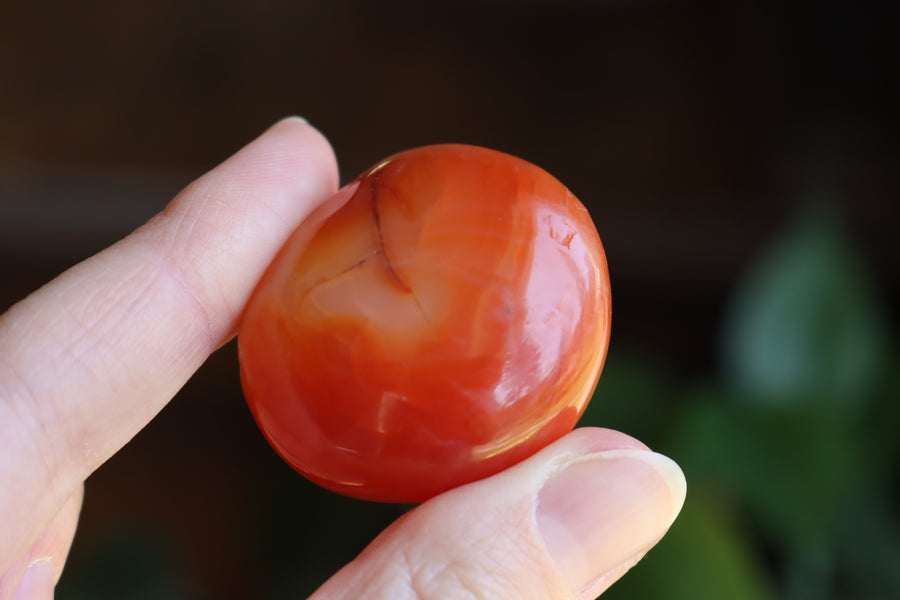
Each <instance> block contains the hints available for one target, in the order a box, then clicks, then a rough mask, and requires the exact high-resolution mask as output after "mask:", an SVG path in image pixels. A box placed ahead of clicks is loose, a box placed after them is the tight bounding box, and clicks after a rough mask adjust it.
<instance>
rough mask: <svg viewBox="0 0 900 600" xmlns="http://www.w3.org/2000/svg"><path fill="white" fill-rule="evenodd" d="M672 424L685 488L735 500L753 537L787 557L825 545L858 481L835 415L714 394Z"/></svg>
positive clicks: (851, 448) (846, 432)
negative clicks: (694, 484) (693, 485)
mask: <svg viewBox="0 0 900 600" xmlns="http://www.w3.org/2000/svg"><path fill="white" fill-rule="evenodd" d="M695 395H696V397H697V398H698V400H699V401H698V402H697V404H696V405H695V406H694V407H693V408H692V409H691V410H688V411H685V413H684V414H683V416H682V418H681V419H680V421H679V422H678V423H677V424H676V434H675V437H676V439H675V440H674V441H673V443H672V450H671V452H672V454H673V456H676V457H678V460H679V461H680V463H681V465H682V467H683V468H684V471H685V474H686V476H687V478H688V481H689V482H690V481H700V482H706V483H709V484H713V485H717V486H719V487H720V488H722V489H724V490H727V491H728V492H729V493H731V494H733V495H734V496H735V497H737V498H739V499H740V501H741V503H742V505H744V506H745V507H746V508H747V509H748V510H750V511H751V513H752V514H753V516H754V521H755V522H757V523H758V524H759V528H760V532H761V533H763V534H764V535H766V536H768V537H769V539H770V540H772V541H774V542H775V543H776V544H777V545H778V547H780V548H784V549H785V550H786V552H787V553H789V554H798V553H801V554H802V553H806V552H810V551H811V549H814V548H821V547H823V546H825V547H827V546H830V545H832V544H833V541H834V539H835V537H836V535H837V530H838V529H839V527H840V524H841V519H842V509H843V506H844V504H845V502H846V501H847V495H848V491H849V490H851V489H852V487H853V485H854V483H855V481H856V480H858V478H859V477H860V475H859V473H858V468H857V466H858V463H859V458H858V457H859V452H860V451H859V447H860V445H861V444H860V443H859V441H858V440H857V439H856V437H855V436H854V435H852V433H851V430H850V429H848V428H847V427H845V423H844V421H843V419H841V418H840V416H839V415H837V414H836V413H835V412H833V411H831V412H829V411H822V410H814V409H810V408H808V407H803V406H801V407H782V408H781V409H779V410H771V411H765V412H762V411H758V410H754V408H753V407H748V406H740V405H736V404H734V403H728V402H725V401H723V398H722V396H717V395H716V393H715V391H714V390H701V391H698V392H696V393H695Z"/></svg>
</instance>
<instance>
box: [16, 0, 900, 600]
mask: <svg viewBox="0 0 900 600" xmlns="http://www.w3.org/2000/svg"><path fill="white" fill-rule="evenodd" d="M887 5H888V3H875V2H865V1H863V2H850V1H849V0H848V1H833V0H824V1H822V2H812V1H810V2H801V1H789V2H777V1H775V0H761V1H750V0H735V1H733V2H721V3H719V2H711V1H709V2H703V1H688V0H668V1H666V0H605V1H602V0H598V1H590V0H556V1H549V0H545V1H541V0H530V1H513V0H484V1H482V2H466V1H463V2H453V3H444V2H432V3H424V2H412V1H406V0H403V1H399V2H389V3H374V2H365V1H363V0H333V1H330V2H307V1H302V0H301V1H298V0H294V1H287V0H268V1H259V2H254V3H249V2H243V3H242V2H234V1H228V0H225V1H223V0H219V1H216V2H209V1H197V2H182V1H180V0H179V1H175V0H156V1H155V2H145V3H136V2H119V1H116V2H114V1H112V0H100V1H94V2H62V1H49V2H30V3H25V2H18V3H12V2H7V3H3V4H0V306H2V307H3V308H6V307H8V306H9V305H11V304H12V303H14V302H15V301H17V300H18V299H20V298H21V297H23V296H24V295H25V294H27V293H28V292H29V291H31V290H33V289H35V288H36V287H38V286H39V285H40V284H41V283H43V282H45V281H47V280H49V279H50V278H52V277H53V276H54V275H55V274H57V273H58V272H60V271H61V270H64V269H65V268H67V267H69V266H71V265H72V264H74V263H75V262H77V261H79V260H81V259H83V258H85V257H87V256H89V255H91V254H92V253H94V252H96V251H98V250H100V249H101V248H103V247H105V246H106V245H108V244H110V243H112V242H113V241H115V240H116V239H118V238H120V237H122V236H124V235H126V234H127V233H128V232H129V231H131V230H132V229H134V228H135V227H137V226H138V225H140V224H141V223H142V222H143V221H145V220H146V219H148V218H149V217H151V216H152V215H153V214H155V213H156V212H157V211H159V210H160V209H161V208H162V207H163V206H164V205H165V203H166V202H167V201H168V200H169V199H170V198H171V196H172V195H173V194H175V193H176V192H177V191H178V190H179V189H180V188H181V187H182V186H184V185H185V184H186V183H188V182H189V181H190V180H191V179H193V178H195V177H196V176H198V175H200V174H201V173H203V172H204V171H206V170H208V169H209V168H211V167H213V166H214V165H215V164H217V163H218V162H220V161H221V160H223V159H224V158H226V157H227V156H228V155H229V154H230V153H232V152H233V151H235V150H236V149H238V148H239V147H240V146H242V145H243V144H244V143H246V142H247V141H249V140H250V139H252V138H253V137H255V136H256V135H257V134H258V133H260V132H261V131H262V130H263V129H264V128H265V127H267V126H268V125H270V124H271V123H273V122H274V121H276V120H277V119H279V118H281V117H283V116H286V115H289V114H300V115H302V116H304V117H306V118H307V119H309V120H310V121H311V122H312V123H313V124H314V125H316V126H317V127H318V128H319V129H320V130H321V131H323V132H324V133H325V134H326V135H327V136H328V137H329V139H330V140H331V142H332V144H333V145H334V148H335V151H336V153H337V156H338V159H339V161H340V164H341V169H342V173H343V180H344V181H346V180H349V179H350V178H352V177H353V176H354V175H355V174H357V173H358V172H360V171H361V170H363V169H364V168H366V167H367V166H369V165H371V164H372V163H374V162H376V161H377V160H378V159H380V158H382V157H383V156H386V155H388V154H390V153H393V152H396V151H399V150H402V149H405V148H409V147H413V146H417V145H423V144H429V143H437V142H450V141H453V142H467V143H473V144H480V145H484V146H489V147H493V148H496V149H499V150H504V151H507V152H510V153H513V154H517V155H519V156H522V157H523V158H526V159H528V160H530V161H532V162H535V163H537V164H539V165H541V166H542V167H544V168H545V169H547V170H548V171H550V172H551V173H553V174H554V175H556V176H557V177H558V178H559V179H561V180H562V181H563V182H564V183H566V184H567V185H568V186H569V188H570V189H571V190H572V191H573V192H574V193H575V194H576V195H577V196H579V197H580V198H581V199H582V201H583V202H584V203H585V204H586V205H587V206H588V208H589V209H590V211H591V213H592V215H593V216H594V219H595V221H596V223H597V227H598V229H599V231H600V234H601V237H602V238H603V241H604V244H605V247H606V250H607V253H608V259H609V263H610V271H611V274H612V283H613V296H614V302H613V305H614V321H613V334H612V345H611V350H610V354H609V360H608V363H607V367H606V370H605V372H604V376H603V378H602V380H601V383H600V386H599V388H598V391H597V394H596V397H595V400H594V402H593V403H592V405H591V408H590V409H589V412H588V413H587V414H586V416H585V421H584V422H585V423H586V424H594V425H606V426H611V427H616V428H620V429H622V430H624V431H626V432H628V433H631V434H633V435H636V436H638V437H640V438H641V439H643V440H644V441H646V442H647V443H649V444H650V445H651V446H653V447H654V448H656V449H658V450H661V451H663V452H666V453H668V454H670V455H672V456H673V457H674V458H676V459H677V460H678V461H679V462H681V464H682V465H683V466H684V468H685V471H686V473H687V476H688V481H689V496H688V501H687V504H686V507H685V511H684V513H683V515H682V517H681V518H680V519H679V521H678V522H677V523H676V526H675V527H674V528H673V530H672V532H671V534H670V535H669V536H668V537H667V538H666V539H665V540H664V541H663V543H662V544H661V545H660V546H659V547H658V548H657V549H656V550H654V551H653V552H651V553H650V555H649V556H648V557H647V559H646V560H645V561H644V562H643V563H641V564H640V565H639V566H638V567H637V568H635V569H634V570H633V571H632V572H631V573H629V574H628V575H627V576H626V577H625V578H624V580H623V581H621V582H620V583H619V584H617V585H616V586H614V587H613V589H612V590H611V591H610V592H609V594H608V596H609V597H612V598H651V597H653V598H700V599H702V598H717V599H721V598H729V599H732V598H797V599H800V598H872V599H876V598H890V597H900V533H898V532H900V524H898V514H897V511H895V510H894V507H895V506H897V504H898V500H900V489H898V481H900V478H898V476H897V475H898V473H900V469H898V460H897V459H898V456H900V452H898V442H897V439H896V438H897V437H898V436H897V435H896V431H895V430H896V427H897V425H898V424H900V414H898V408H897V404H898V403H897V400H898V398H900V377H898V374H897V373H898V367H900V353H898V346H897V330H896V322H895V321H894V320H892V319H893V315H896V308H897V306H898V300H900V276H898V273H900V251H898V244H897V243H896V232H895V228H896V226H897V223H898V221H897V219H898V217H900V211H898V209H897V206H898V202H897V197H898V178H897V168H896V167H897V164H898V161H897V158H898V156H897V154H898V138H897V136H896V130H895V129H894V122H893V120H894V112H895V106H896V105H897V101H898V98H897V95H896V94H895V93H894V92H893V84H895V79H896V72H897V71H896V64H895V62H894V55H895V54H896V50H897V47H896V46H897V41H896V33H895V26H894V21H892V20H891V19H889V18H888V14H887ZM86 494H87V495H86V502H85V507H84V511H83V518H82V522H81V525H80V529H79V531H78V534H77V536H76V540H75V546H74V550H73V552H72V555H71V558H70V561H69V564H68V566H67V568H66V572H65V574H64V575H63V578H62V581H61V583H60V586H59V589H58V597H59V598H61V599H72V598H75V599H80V598H101V599H102V598H122V597H127V598H173V599H179V598H186V599H187V598H190V599H194V598H200V599H205V598H245V597H254V598H257V597H258V598H288V597H303V596H304V595H305V594H309V593H310V592H311V591H313V590H314V589H315V587H316V586H317V585H318V584H320V583H321V582H322V581H324V580H325V579H326V578H327V576H328V575H329V574H330V573H332V572H333V571H334V570H336V569H337V568H338V567H339V565H341V564H343V563H344V562H346V561H348V560H349V559H351V558H352V557H353V556H354V555H355V554H356V553H357V552H358V551H359V550H360V549H361V548H362V547H364V546H365V544H366V543H367V542H368V541H369V540H371V538H372V537H373V536H374V535H375V534H376V533H377V532H378V531H379V530H380V529H382V528H383V527H384V526H385V525H386V524H387V523H389V522H390V521H391V520H393V519H394V518H396V517H397V516H398V515H399V514H401V513H402V511H403V510H405V509H406V508H407V507H402V506H401V507H397V506H387V505H377V504H368V503H363V502H358V501H353V500H348V499H343V498H339V497H337V496H334V495H332V494H330V493H327V492H324V491H321V490H319V489H317V488H315V487H313V486H312V485H310V484H308V483H306V482H305V481H304V480H303V479H302V478H301V477H299V476H298V475H296V474H294V473H293V471H291V470H290V468H289V467H287V466H286V465H285V464H283V463H282V462H281V460H280V459H279V458H278V457H277V456H276V455H275V453H274V452H273V451H272V450H271V449H270V448H269V447H268V445H267V444H266V443H265V441H264V440H263V438H262V436H261V434H259V432H258V431H257V429H256V426H255V424H254V423H253V420H252V418H251V416H250V413H249V411H248V410H247V408H246V406H245V404H244V401H243V397H242V395H241V391H240V384H239V379H238V366H237V360H236V352H235V347H234V344H229V345H228V346H226V347H225V348H223V349H222V350H221V351H219V352H218V353H216V354H215V355H214V356H213V357H212V358H211V359H210V360H209V361H208V363H207V364H206V365H205V366H204V367H203V368H202V369H201V370H200V371H199V372H198V373H197V375H196V376H195V377H194V378H193V379H192V380H191V381H190V382H189V383H188V384H187V385H186V387H185V388H184V389H183V390H182V392H181V393H180V394H179V395H178V396H177V397H176V398H175V400H174V401H173V402H172V403H171V404H170V405H169V406H168V407H167V408H166V409H164V410H163V412H162V413H161V414H160V416H159V418H158V419H156V420H155V421H154V422H153V423H152V424H151V425H150V426H149V427H148V428H147V429H146V430H145V431H143V432H142V433H141V434H140V435H138V436H137V438H135V439H134V440H133V441H132V442H131V443H130V444H129V445H128V446H127V447H126V448H125V449H123V450H122V451H121V452H120V453H119V454H118V455H117V456H115V457H114V458H113V459H112V460H110V461H109V463H107V464H106V465H105V466H103V467H102V468H101V469H100V470H99V471H98V472H97V473H96V474H95V475H94V476H93V477H92V478H91V479H90V480H89V481H88V484H87V492H86ZM604 597H606V596H604Z"/></svg>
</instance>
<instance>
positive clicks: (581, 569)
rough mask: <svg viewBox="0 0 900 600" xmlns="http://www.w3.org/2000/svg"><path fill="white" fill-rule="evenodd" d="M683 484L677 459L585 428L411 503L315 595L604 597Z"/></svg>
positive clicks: (665, 521) (672, 511)
mask: <svg viewBox="0 0 900 600" xmlns="http://www.w3.org/2000/svg"><path fill="white" fill-rule="evenodd" d="M685 491H686V486H685V481H684V476H683V475H682V473H681V470H680V469H679V468H678V466H677V465H676V464H675V463H674V462H672V461H671V460H670V459H668V458H666V457H664V456H662V455H660V454H655V453H653V452H650V451H649V450H648V449H647V448H646V447H645V446H643V445H642V444H640V442H637V441H636V440H633V439H632V438H629V437H627V436H625V435H623V434H620V433H616V432H614V431H610V430H606V429H589V428H585V429H578V430H576V431H574V432H572V433H571V434H569V435H568V436H566V437H564V438H563V439H561V440H559V441H558V442H556V443H554V444H552V445H550V446H549V447H547V448H545V449H544V450H542V451H541V452H539V453H538V454H536V455H535V456H533V457H531V458H529V459H527V460H525V461H524V462H522V463H520V464H519V465H517V466H515V467H513V468H511V469H509V470H507V471H505V472H503V473H501V474H499V475H496V476H494V477H491V478H488V479H485V480H483V481H480V482H476V483H473V484H470V485H467V486H463V487H461V488H458V489H456V490H452V491H450V492H448V493H446V494H443V495H441V496H438V497H436V498H434V499H432V500H430V501H428V502H426V503H425V504H423V505H421V506H419V507H418V508H416V509H414V510H412V511H410V512H409V513H407V514H406V515H405V516H404V517H402V518H401V519H399V520H398V521H397V522H395V523H394V524H393V525H392V526H391V527H389V528H388V529H387V530H385V532H384V533H382V535H380V536H379V537H378V538H376V540H375V541H374V542H373V543H372V544H371V545H370V546H369V547H368V548H367V549H366V550H364V551H363V553H362V554H361V555H360V556H359V557H358V558H357V559H356V560H355V561H354V562H352V563H350V564H349V565H347V566H346V567H345V568H344V569H342V570H341V571H340V572H339V573H338V574H337V575H335V576H334V577H333V578H332V579H330V580H329V581H328V582H326V583H325V585H323V586H322V588H320V590H319V591H318V592H316V594H315V595H314V596H313V599H314V600H337V599H342V598H347V599H350V598H363V597H364V598H372V599H382V598H390V599H392V600H393V599H403V598H409V599H416V600H429V599H435V600H437V599H439V598H440V599H445V598H493V599H497V600H504V599H510V600H512V599H517V600H518V599H521V598H532V599H534V600H541V599H545V598H546V599H548V600H550V599H554V600H557V599H569V598H574V599H577V600H587V599H589V598H595V597H596V596H597V595H599V594H600V593H601V592H602V591H603V590H605V589H606V588H607V587H609V585H611V584H612V583H613V582H614V581H615V580H616V579H618V578H619V577H620V576H621V575H622V574H623V573H625V571H627V570H628V569H629V568H630V567H631V566H632V565H633V564H634V563H636V562H637V561H638V560H640V558H641V557H642V556H643V555H644V553H646V552H647V550H648V549H649V548H650V547H651V546H653V545H654V544H655V543H656V542H657V541H658V540H659V539H660V538H661V537H662V536H663V534H664V533H665V532H666V530H667V529H668V528H669V526H670V525H671V523H672V521H674V519H675V517H676V515H677V514H678V512H679V511H680V510H681V506H682V504H683V503H684V497H685Z"/></svg>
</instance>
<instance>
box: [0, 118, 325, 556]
mask: <svg viewBox="0 0 900 600" xmlns="http://www.w3.org/2000/svg"><path fill="white" fill-rule="evenodd" d="M336 187H337V167H336V163H335V160H334V155H333V152H332V150H331V147H330V146H329V144H328V142H327V141H326V140H325V138H324V137H323V136H322V135H321V134H319V133H318V132H317V131H316V130H315V129H313V128H312V127H310V126H308V125H307V124H306V123H305V122H304V121H302V120H300V119H289V120H285V121H282V122H280V123H278V124H276V125H275V126H273V127H272V128H271V129H270V130H269V131H268V132H266V133H265V134H264V135H263V136H261V137H260V138H259V139H257V140H256V141H254V142H253V143H251V144H250V145H248V146H247V147H246V148H244V149H243V150H241V151H240V152H238V153H237V154H236V155H234V156H233V157H231V158H230V159H228V160H227V161H226V162H224V163H223V164H222V165H220V166H219V167H217V168H216V169H214V170H213V171H211V172H210V173H208V174H206V175H204V176H203V177H201V178H200V179H198V180H197V181H196V182H194V183H193V184H191V185H190V186H188V188H187V189H185V190H184V191H183V192H182V193H181V194H179V195H178V196H177V197H176V198H175V199H174V200H173V201H172V202H171V203H170V204H169V205H168V206H167V207H166V208H165V210H164V211H163V212H162V213H160V214H159V215H157V216H156V217H155V218H153V219H152V220H151V221H150V222H148V223H147V224H146V225H144V226H143V227H141V228H139V229H138V230H136V231H135V232H134V233H133V234H131V235H130V236H128V237H127V238H125V239H124V240H122V241H121V242H119V243H117V244H115V245H114V246H112V247H110V248H108V249H107V250H105V251H103V252H101V253H100V254H98V255H96V256H94V257H92V258H90V259H88V260H86V261H84V262H83V263H81V264H79V265H76V266H75V267H73V268H72V269H70V270H69V271H67V272H66V273H63V274H62V275H61V276H59V277H58V278H57V279H55V280H54V281H52V282H51V283H49V284H48V285H46V286H44V287H43V288H42V289H40V290H38V291H37V292H35V293H34V294H32V295H31V296H30V297H28V298H26V299H25V300H23V301H22V302H20V303H19V304H17V305H16V306H14V307H13V308H12V309H10V310H9V311H8V312H7V314H5V315H3V316H2V317H0V447H2V451H0V482H2V484H0V486H2V487H0V490H2V491H0V523H4V527H7V525H8V526H9V527H7V529H6V531H4V535H3V536H2V539H0V572H2V571H3V570H4V569H5V568H6V567H7V566H8V565H9V564H10V563H11V562H12V561H13V559H14V558H15V556H17V555H18V554H19V553H21V552H22V551H23V550H24V548H25V547H26V546H27V545H29V544H30V543H31V542H32V541H33V540H34V539H35V537H36V536H37V533H38V532H39V531H40V530H41V529H42V528H43V527H44V525H46V523H47V522H48V521H49V519H50V518H51V517H52V516H53V515H54V514H56V512H57V511H58V510H59V507H60V506H61V505H62V503H63V502H64V501H65V499H66V498H67V497H68V496H69V495H70V494H71V493H72V491H73V490H74V489H75V488H76V487H77V486H78V485H80V484H81V482H82V481H84V479H85V478H86V477H87V475H88V474H90V473H91V472H92V471H93V470H94V469H95V468H96V467H97V466H98V465H100V464H101V463H102V462H103V461H104V460H106V459H107V458H108V457H109V456H111V455H112V454H113V453H114V452H115V451H116V450H118V449H119V448H121V447H122V445H123V444H124V443H125V442H126V441H128V440H129V439H130V438H131V437H133V436H134V434H135V433H136V432H137V431H138V430H140V428H141V427H143V426H144V425H145V424H146V423H147V422H148V421H149V420H150V419H151V418H152V417H153V416H154V415H155V414H156V413H157V412H158V411H159V410H160V409H161V408H162V407H163V406H164V405H165V403H166V402H167V401H168V400H169V399H170V398H171V397H172V396H173V395H174V394H175V392H176V391H177V390H178V389H179V388H180V387H181V386H182V385H183V384H184V382H185V381H186V380H187V379H188V378H189V377H190V375H191V374H192V373H193V372H194V371H195V370H196V369H197V367H198V366H199V365H200V364H201V363H202V362H203V361H204V360H205V359H206V357H207V356H208V355H209V354H210V353H211V352H212V351H213V350H215V349H216V348H217V347H218V346H220V345H221V344H222V343H223V342H224V341H226V340H227V339H228V338H229V337H230V336H231V335H232V332H233V331H234V328H235V322H236V320H237V318H238V315H239V313H240V311H241V310H242V307H243V306H244V304H245V303H246V301H247V299H248V296H249V294H250V293H251V291H252V290H253V287H254V286H255V284H256V282H257V281H258V280H259V278H260V277H261V275H262V273H263V271H264V269H265V267H266V266H267V265H268V263H269V262H270V261H271V260H272V258H273V257H274V255H275V253H276V252H277V251H278V249H279V247H280V246H281V245H282V243H283V242H284V240H285V238H286V237H287V236H288V235H289V234H290V232H291V231H292V229H293V228H294V227H296V225H297V224H298V223H299V222H300V221H302V220H303V219H304V218H306V217H308V216H309V215H310V213H311V212H312V211H313V210H314V209H315V208H316V207H317V206H318V205H320V204H321V203H322V202H323V200H324V199H325V198H328V197H329V196H330V195H331V194H332V193H333V192H334V191H335V189H336ZM331 204H333V203H329V205H331Z"/></svg>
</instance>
